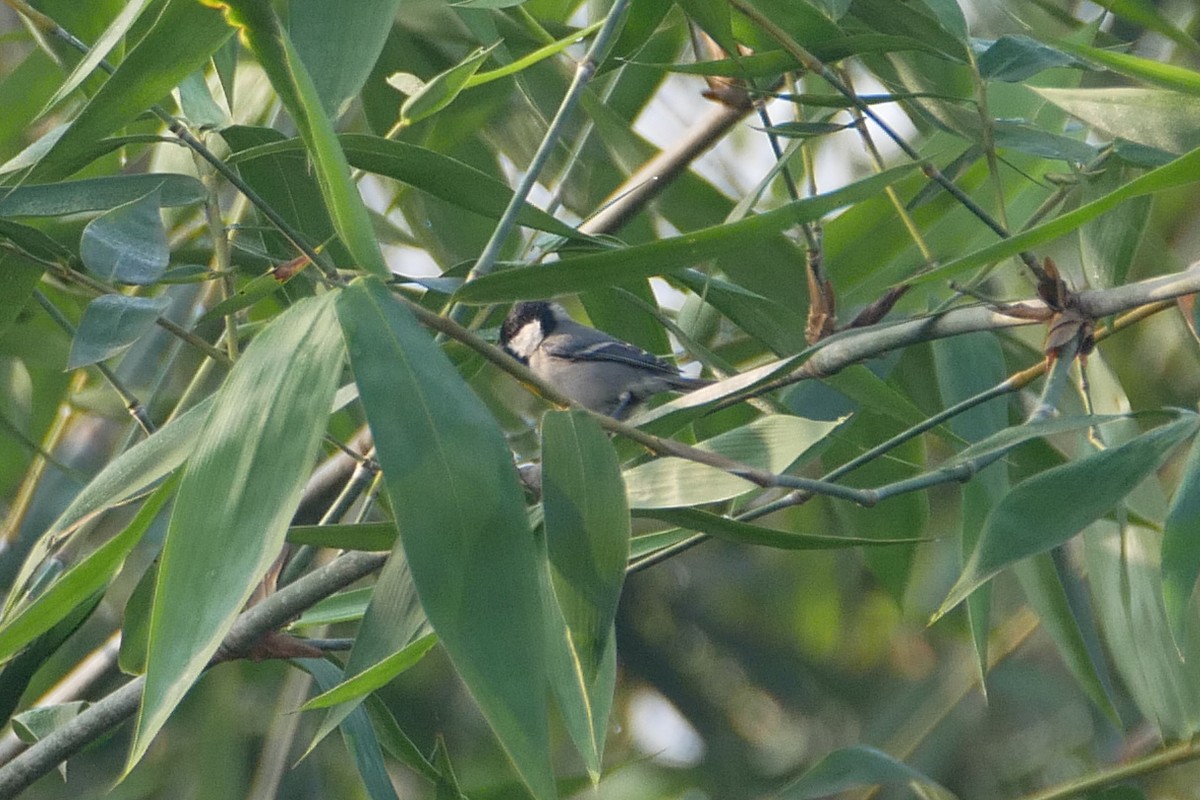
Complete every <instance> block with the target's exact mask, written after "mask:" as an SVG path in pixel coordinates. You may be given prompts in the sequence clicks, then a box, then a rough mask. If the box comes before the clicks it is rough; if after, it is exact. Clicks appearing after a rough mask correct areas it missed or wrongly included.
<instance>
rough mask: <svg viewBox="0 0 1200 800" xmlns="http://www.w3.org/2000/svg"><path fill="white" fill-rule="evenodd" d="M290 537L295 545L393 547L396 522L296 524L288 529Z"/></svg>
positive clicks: (366, 547)
mask: <svg viewBox="0 0 1200 800" xmlns="http://www.w3.org/2000/svg"><path fill="white" fill-rule="evenodd" d="M287 540H288V541H289V542H292V543H293V544H306V545H310V546H312V547H335V548H338V549H339V550H374V551H380V550H391V549H392V546H393V545H395V543H396V525H395V523H393V522H362V523H356V524H349V523H347V524H345V525H293V526H292V527H290V528H288V532H287Z"/></svg>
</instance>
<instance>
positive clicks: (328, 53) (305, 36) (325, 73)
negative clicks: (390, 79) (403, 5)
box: [287, 0, 400, 117]
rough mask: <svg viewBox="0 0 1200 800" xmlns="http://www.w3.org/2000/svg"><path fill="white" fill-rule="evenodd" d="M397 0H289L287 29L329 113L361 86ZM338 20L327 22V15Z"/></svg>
mask: <svg viewBox="0 0 1200 800" xmlns="http://www.w3.org/2000/svg"><path fill="white" fill-rule="evenodd" d="M399 7H400V0H357V2H354V3H350V4H347V3H345V2H342V0H293V2H291V3H289V4H288V19H287V29H288V34H289V35H290V36H291V37H292V41H293V42H294V43H295V45H296V51H297V52H298V53H299V54H300V59H301V60H302V61H303V62H304V65H305V67H307V69H308V73H309V74H310V75H312V78H313V84H314V85H315V87H316V90H317V95H318V96H319V97H320V98H321V106H322V108H324V109H325V113H326V114H328V115H329V116H330V117H337V116H338V115H339V114H340V113H341V111H342V109H343V107H344V106H345V105H346V104H347V103H348V102H349V101H350V100H351V99H352V98H354V97H355V96H357V95H358V93H359V92H360V91H361V90H362V87H363V84H364V83H366V82H367V77H368V76H369V75H370V74H371V69H372V68H373V67H374V66H375V61H376V60H377V59H378V58H379V53H380V51H382V50H383V44H384V42H385V41H387V37H388V32H389V31H390V30H391V28H392V22H393V20H395V18H396V10H397V9H398V8H399ZM334 19H336V20H337V24H336V25H331V24H329V23H330V20H334Z"/></svg>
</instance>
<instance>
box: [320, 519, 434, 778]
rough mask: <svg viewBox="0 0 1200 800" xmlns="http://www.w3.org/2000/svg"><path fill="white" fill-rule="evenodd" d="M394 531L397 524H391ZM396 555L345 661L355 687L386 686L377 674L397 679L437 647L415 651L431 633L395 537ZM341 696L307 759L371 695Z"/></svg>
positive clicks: (377, 585) (351, 693)
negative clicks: (414, 659) (413, 656)
mask: <svg viewBox="0 0 1200 800" xmlns="http://www.w3.org/2000/svg"><path fill="white" fill-rule="evenodd" d="M389 525H390V526H391V527H392V529H393V531H394V530H395V524H394V523H389ZM392 550H393V552H392V557H391V558H390V559H388V562H387V563H386V564H385V565H384V567H383V570H382V571H381V572H380V574H379V580H378V581H376V582H375V588H374V591H372V592H371V599H370V602H369V603H368V604H367V608H366V609H365V611H364V612H363V619H362V625H360V626H359V628H358V635H357V636H356V637H355V638H354V648H353V649H352V650H351V651H350V656H349V658H347V659H346V668H345V671H344V674H343V676H342V680H343V682H344V683H347V684H354V685H356V686H369V687H370V689H374V688H378V686H380V685H382V684H379V683H376V680H377V678H376V677H374V676H385V677H387V676H394V675H396V674H398V673H397V672H393V671H392V670H393V668H394V667H401V668H407V666H409V665H408V663H407V656H406V653H412V652H418V651H419V653H420V655H424V654H425V652H426V650H428V648H429V647H432V646H433V644H434V643H435V641H436V638H435V639H434V640H432V641H430V642H428V646H427V647H425V648H424V649H421V648H415V649H413V648H414V647H415V645H416V642H415V640H416V639H417V637H418V636H420V635H421V634H422V632H425V631H428V629H429V625H428V619H427V618H426V616H425V610H424V609H423V608H422V607H421V603H420V600H419V599H418V597H417V589H416V586H415V584H414V583H413V578H412V573H411V572H410V570H409V568H408V561H407V559H405V557H404V550H403V548H402V547H401V545H400V544H399V542H398V541H396V539H395V537H393V541H392ZM342 694H344V695H345V697H346V699H345V700H343V701H340V704H337V705H336V707H335V708H332V709H330V711H329V713H327V714H326V715H325V719H323V720H322V721H321V724H320V726H318V728H317V731H316V733H314V734H313V737H312V740H311V741H310V742H309V745H308V747H307V749H306V750H305V755H307V754H308V753H311V752H312V750H313V748H314V747H316V746H317V744H319V743H320V741H321V740H322V739H324V738H325V737H326V736H328V735H329V734H330V733H331V732H332V731H333V729H334V728H336V727H337V726H338V725H339V724H340V723H341V721H342V720H343V719H345V718H346V715H347V714H349V713H350V712H351V711H352V710H353V709H354V708H355V707H356V706H357V705H358V704H359V703H360V702H361V701H362V698H363V696H364V695H365V694H366V692H356V691H354V690H353V689H351V690H349V691H345V692H343V693H342Z"/></svg>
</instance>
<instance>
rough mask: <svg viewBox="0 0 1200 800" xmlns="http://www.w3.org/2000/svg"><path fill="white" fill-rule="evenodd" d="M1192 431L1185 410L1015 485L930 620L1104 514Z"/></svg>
mask: <svg viewBox="0 0 1200 800" xmlns="http://www.w3.org/2000/svg"><path fill="white" fill-rule="evenodd" d="M1195 430H1196V418H1195V417H1194V416H1193V415H1190V414H1189V415H1186V416H1183V418H1182V419H1179V420H1177V421H1176V422H1172V423H1169V424H1167V425H1162V426H1160V427H1158V428H1155V429H1154V430H1152V431H1150V432H1148V433H1144V434H1142V435H1141V436H1138V437H1136V438H1134V439H1132V440H1130V441H1128V442H1126V443H1125V444H1122V445H1120V446H1118V447H1112V448H1109V449H1107V450H1101V451H1099V452H1095V453H1092V454H1090V455H1087V456H1084V457H1083V458H1080V459H1077V460H1075V461H1072V462H1069V463H1067V464H1063V465H1061V466H1058V467H1053V468H1051V469H1048V470H1046V471H1044V472H1040V473H1038V474H1037V475H1035V476H1033V477H1032V478H1030V479H1029V480H1027V481H1025V482H1024V483H1021V484H1019V485H1018V486H1016V487H1014V488H1013V490H1012V491H1011V492H1009V493H1008V494H1007V495H1005V497H1004V499H1003V500H1002V501H1001V502H1000V503H999V504H997V506H996V508H995V510H993V511H992V514H991V515H990V516H989V517H988V520H987V523H986V525H985V526H984V529H983V532H982V533H981V534H980V535H979V543H978V544H977V545H976V547H975V550H974V551H973V552H972V553H971V557H970V558H969V559H968V561H967V564H966V566H965V567H963V573H962V575H961V576H959V579H958V581H957V582H955V584H954V586H953V587H952V588H951V589H950V592H949V595H948V596H947V597H946V599H945V600H944V601H943V602H942V606H941V608H940V609H939V610H938V612H937V614H936V615H935V619H936V618H937V617H940V616H941V615H942V614H945V613H946V612H947V611H949V610H950V609H951V608H953V607H954V606H956V605H958V604H959V603H960V602H962V600H963V599H964V598H965V597H966V596H967V595H968V594H970V593H971V592H972V591H974V590H975V589H976V588H978V587H979V586H980V585H981V584H983V583H984V582H986V581H987V580H989V579H990V578H992V576H994V575H995V574H996V573H997V572H999V571H1000V570H1002V569H1004V568H1005V567H1007V566H1009V565H1010V564H1012V563H1014V562H1016V561H1019V560H1020V559H1022V558H1025V557H1027V556H1031V555H1033V554H1034V553H1042V552H1045V551H1046V550H1049V549H1050V548H1052V547H1055V546H1057V545H1060V544H1062V543H1063V542H1065V541H1066V540H1068V539H1070V538H1071V537H1072V536H1074V535H1075V534H1077V533H1079V531H1081V530H1082V529H1083V528H1084V527H1085V526H1086V525H1088V524H1089V523H1091V522H1094V521H1096V520H1097V519H1099V518H1100V517H1102V516H1103V515H1104V514H1106V513H1108V511H1109V510H1110V509H1111V508H1112V507H1113V506H1115V505H1116V504H1117V503H1119V502H1121V500H1122V498H1124V497H1125V495H1127V494H1129V492H1131V491H1132V490H1133V489H1134V487H1136V486H1137V485H1138V484H1139V483H1141V482H1142V480H1144V479H1145V478H1146V476H1148V475H1149V474H1150V473H1151V472H1153V471H1154V470H1155V469H1157V468H1158V467H1159V465H1161V464H1162V462H1163V461H1164V460H1165V459H1166V457H1167V456H1168V455H1170V454H1171V452H1172V451H1173V450H1174V449H1175V448H1176V447H1177V446H1178V445H1179V444H1180V442H1182V441H1183V440H1184V439H1185V438H1187V437H1188V436H1191V435H1192V434H1193V433H1195ZM1064 498H1065V499H1068V500H1069V502H1064Z"/></svg>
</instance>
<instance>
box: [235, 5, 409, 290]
mask: <svg viewBox="0 0 1200 800" xmlns="http://www.w3.org/2000/svg"><path fill="white" fill-rule="evenodd" d="M225 6H227V7H228V8H229V16H230V19H231V20H232V21H233V22H234V24H236V25H237V26H239V27H240V28H241V29H242V32H243V34H244V35H245V39H246V41H247V42H248V43H249V45H250V48H251V49H252V50H254V53H255V55H257V56H258V60H259V63H260V64H261V65H262V67H263V70H264V71H265V72H266V73H267V77H268V78H269V79H270V81H271V85H272V86H273V87H274V88H275V91H276V92H277V93H278V94H279V98H280V100H282V101H283V105H284V107H285V108H287V110H288V113H289V114H291V115H292V119H293V120H294V121H295V123H296V127H297V128H298V129H299V132H300V137H301V138H302V139H303V140H304V144H305V146H306V147H307V148H308V151H309V155H310V156H311V157H312V160H313V168H314V171H315V172H316V175H317V182H318V183H319V184H320V186H321V195H322V196H323V197H324V198H325V204H326V206H327V208H328V210H329V214H330V217H331V218H332V219H333V226H334V228H335V229H336V230H337V232H338V235H339V236H340V237H341V239H342V242H343V243H344V244H345V245H346V247H347V249H348V250H349V251H350V254H351V256H353V258H354V261H355V262H356V263H357V264H358V266H359V267H361V268H363V269H365V270H367V271H368V272H371V273H374V274H376V275H383V276H387V275H388V274H389V272H388V268H387V265H386V264H385V263H384V260H383V253H382V252H381V251H380V249H379V242H378V241H377V240H376V238H375V232H374V230H373V229H372V227H371V218H370V216H369V215H368V214H367V207H366V205H364V203H363V200H362V197H361V196H359V194H358V187H357V186H356V185H355V184H354V181H353V180H351V178H350V165H349V164H347V163H346V155H345V153H343V152H342V148H341V146H340V145H339V144H338V140H337V136H336V135H335V134H334V130H333V123H332V122H330V120H329V117H328V115H326V113H325V111H324V109H323V108H322V105H321V98H320V97H319V96H318V94H317V89H316V86H315V85H314V84H313V81H312V77H311V75H310V74H309V72H308V70H307V69H305V67H304V64H303V63H302V62H301V60H300V56H299V55H298V54H297V53H296V48H295V47H294V46H293V44H292V41H291V39H290V38H289V37H288V34H287V31H285V30H283V27H282V25H281V24H280V22H279V19H278V18H277V17H276V16H275V13H274V11H273V10H272V9H271V6H270V4H269V3H266V2H263V0H228V1H227V2H226V3H225Z"/></svg>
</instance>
